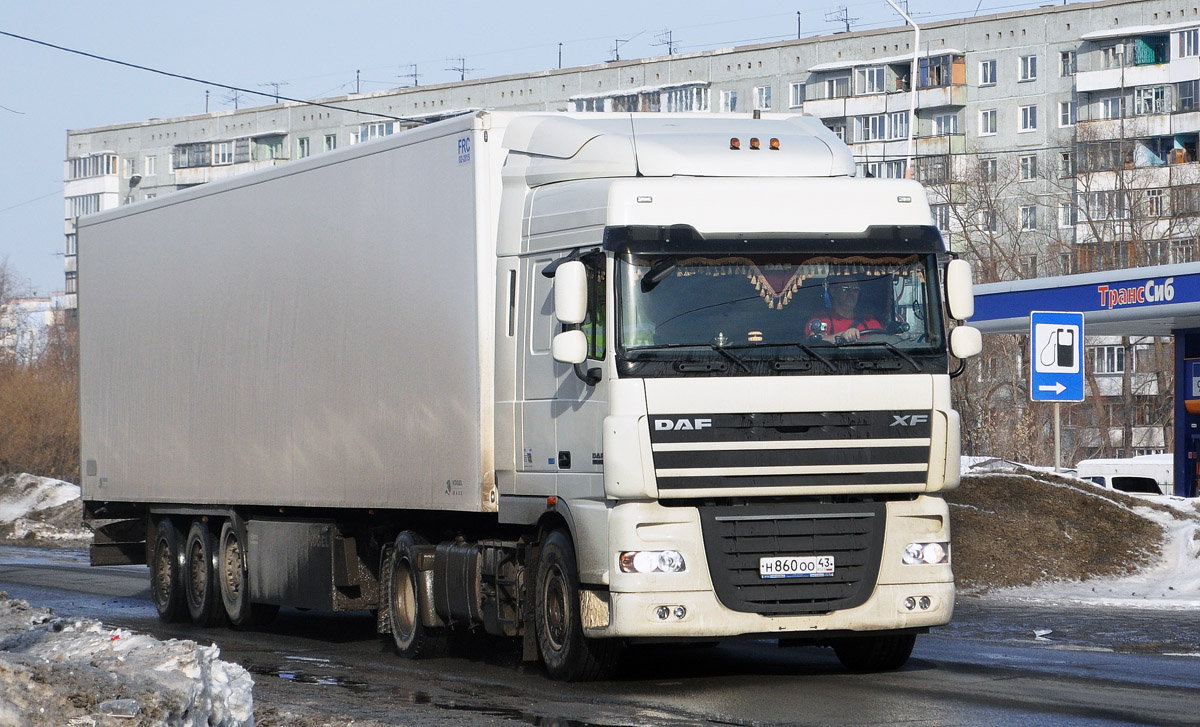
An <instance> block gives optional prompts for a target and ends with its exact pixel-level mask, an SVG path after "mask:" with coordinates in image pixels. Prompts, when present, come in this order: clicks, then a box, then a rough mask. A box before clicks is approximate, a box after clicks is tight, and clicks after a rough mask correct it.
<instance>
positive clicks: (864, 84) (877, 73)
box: [854, 66, 887, 96]
mask: <svg viewBox="0 0 1200 727" xmlns="http://www.w3.org/2000/svg"><path fill="white" fill-rule="evenodd" d="M883 79H884V68H883V66H872V67H870V68H858V69H855V71H854V93H855V94H856V95H858V96H862V95H864V94H868V93H883V92H884V91H886V90H887V89H886V88H884V85H883Z"/></svg>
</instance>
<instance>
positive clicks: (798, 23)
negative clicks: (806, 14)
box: [796, 10, 801, 40]
mask: <svg viewBox="0 0 1200 727" xmlns="http://www.w3.org/2000/svg"><path fill="white" fill-rule="evenodd" d="M800 17H801V13H800V11H799V10H797V11H796V40H800Z"/></svg>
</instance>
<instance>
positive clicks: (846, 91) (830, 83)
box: [825, 76, 850, 98]
mask: <svg viewBox="0 0 1200 727" xmlns="http://www.w3.org/2000/svg"><path fill="white" fill-rule="evenodd" d="M849 95H850V77H849V76H838V77H837V78H826V79H825V98H845V97H847V96H849Z"/></svg>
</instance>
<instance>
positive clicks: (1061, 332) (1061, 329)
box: [1029, 311, 1083, 401]
mask: <svg viewBox="0 0 1200 727" xmlns="http://www.w3.org/2000/svg"><path fill="white" fill-rule="evenodd" d="M1029 329H1030V330H1029V334H1030V335H1029V340H1030V343H1031V344H1032V345H1031V348H1032V350H1031V351H1030V354H1031V356H1030V360H1031V362H1032V364H1033V365H1032V371H1031V375H1030V377H1029V398H1030V399H1032V400H1033V401H1083V314H1082V313H1059V312H1047V311H1033V312H1031V313H1030V314H1029Z"/></svg>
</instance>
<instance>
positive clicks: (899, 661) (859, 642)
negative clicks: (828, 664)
mask: <svg viewBox="0 0 1200 727" xmlns="http://www.w3.org/2000/svg"><path fill="white" fill-rule="evenodd" d="M916 643H917V637H916V635H915V634H893V635H886V636H853V637H849V638H844V639H838V640H836V641H834V642H833V652H834V653H835V654H837V658H838V661H840V662H842V666H844V667H846V668H847V669H849V670H850V671H856V672H874V671H892V670H893V669H899V668H900V667H902V666H904V665H905V663H907V662H908V657H909V656H910V655H911V654H912V650H913V646H914V645H915V644H916Z"/></svg>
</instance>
